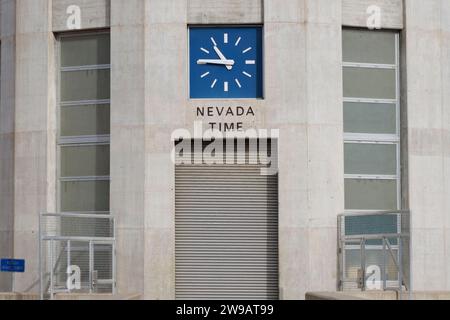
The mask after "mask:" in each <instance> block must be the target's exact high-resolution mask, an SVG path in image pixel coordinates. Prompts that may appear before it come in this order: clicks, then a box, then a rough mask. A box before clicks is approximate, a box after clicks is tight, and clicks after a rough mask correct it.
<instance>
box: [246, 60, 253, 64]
mask: <svg viewBox="0 0 450 320" xmlns="http://www.w3.org/2000/svg"><path fill="white" fill-rule="evenodd" d="M245 64H255V60H245Z"/></svg>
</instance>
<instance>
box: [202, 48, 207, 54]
mask: <svg viewBox="0 0 450 320" xmlns="http://www.w3.org/2000/svg"><path fill="white" fill-rule="evenodd" d="M200 50H202V51H203V52H204V53H207V54H209V51H208V50H206V49H205V48H200Z"/></svg>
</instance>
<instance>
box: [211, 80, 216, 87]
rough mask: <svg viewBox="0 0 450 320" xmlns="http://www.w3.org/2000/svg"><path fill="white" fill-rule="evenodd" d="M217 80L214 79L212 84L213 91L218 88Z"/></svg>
mask: <svg viewBox="0 0 450 320" xmlns="http://www.w3.org/2000/svg"><path fill="white" fill-rule="evenodd" d="M216 83H217V79H214V81H213V83H212V84H211V89H213V88H214V87H215V86H216Z"/></svg>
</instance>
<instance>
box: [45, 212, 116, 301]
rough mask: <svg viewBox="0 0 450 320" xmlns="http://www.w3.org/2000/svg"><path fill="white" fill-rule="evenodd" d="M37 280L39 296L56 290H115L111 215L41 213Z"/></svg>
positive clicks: (77, 291)
mask: <svg viewBox="0 0 450 320" xmlns="http://www.w3.org/2000/svg"><path fill="white" fill-rule="evenodd" d="M40 279H41V281H40V287H41V298H53V297H54V295H55V294H57V293H114V291H115V236H114V218H113V217H112V216H110V215H98V214H43V215H41V219H40Z"/></svg>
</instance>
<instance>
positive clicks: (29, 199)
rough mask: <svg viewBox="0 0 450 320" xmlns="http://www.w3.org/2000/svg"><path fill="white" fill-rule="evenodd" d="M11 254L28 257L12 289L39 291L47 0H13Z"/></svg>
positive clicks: (46, 159)
mask: <svg viewBox="0 0 450 320" xmlns="http://www.w3.org/2000/svg"><path fill="white" fill-rule="evenodd" d="M15 2H16V10H17V11H16V13H17V19H16V79H15V81H16V86H15V87H16V100H15V102H16V112H15V146H14V148H15V149H14V159H15V160H14V163H15V167H14V175H15V185H14V212H15V219H14V255H15V257H16V258H26V259H27V264H26V269H27V270H26V273H24V274H16V275H15V280H14V287H13V290H15V291H17V292H30V291H32V292H36V291H37V290H38V280H39V274H38V217H39V213H40V212H45V211H53V210H54V204H55V200H54V199H55V198H54V194H55V189H56V188H55V182H54V181H55V176H54V172H55V171H56V170H55V158H54V156H55V150H56V147H55V141H56V136H55V116H56V112H55V108H54V106H55V98H54V92H55V88H54V83H55V81H54V74H55V72H54V65H55V64H54V61H53V57H54V54H53V47H54V42H53V35H52V33H51V32H50V30H51V26H50V21H51V20H50V14H51V10H50V3H51V1H49V0H16V1H15Z"/></svg>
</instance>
